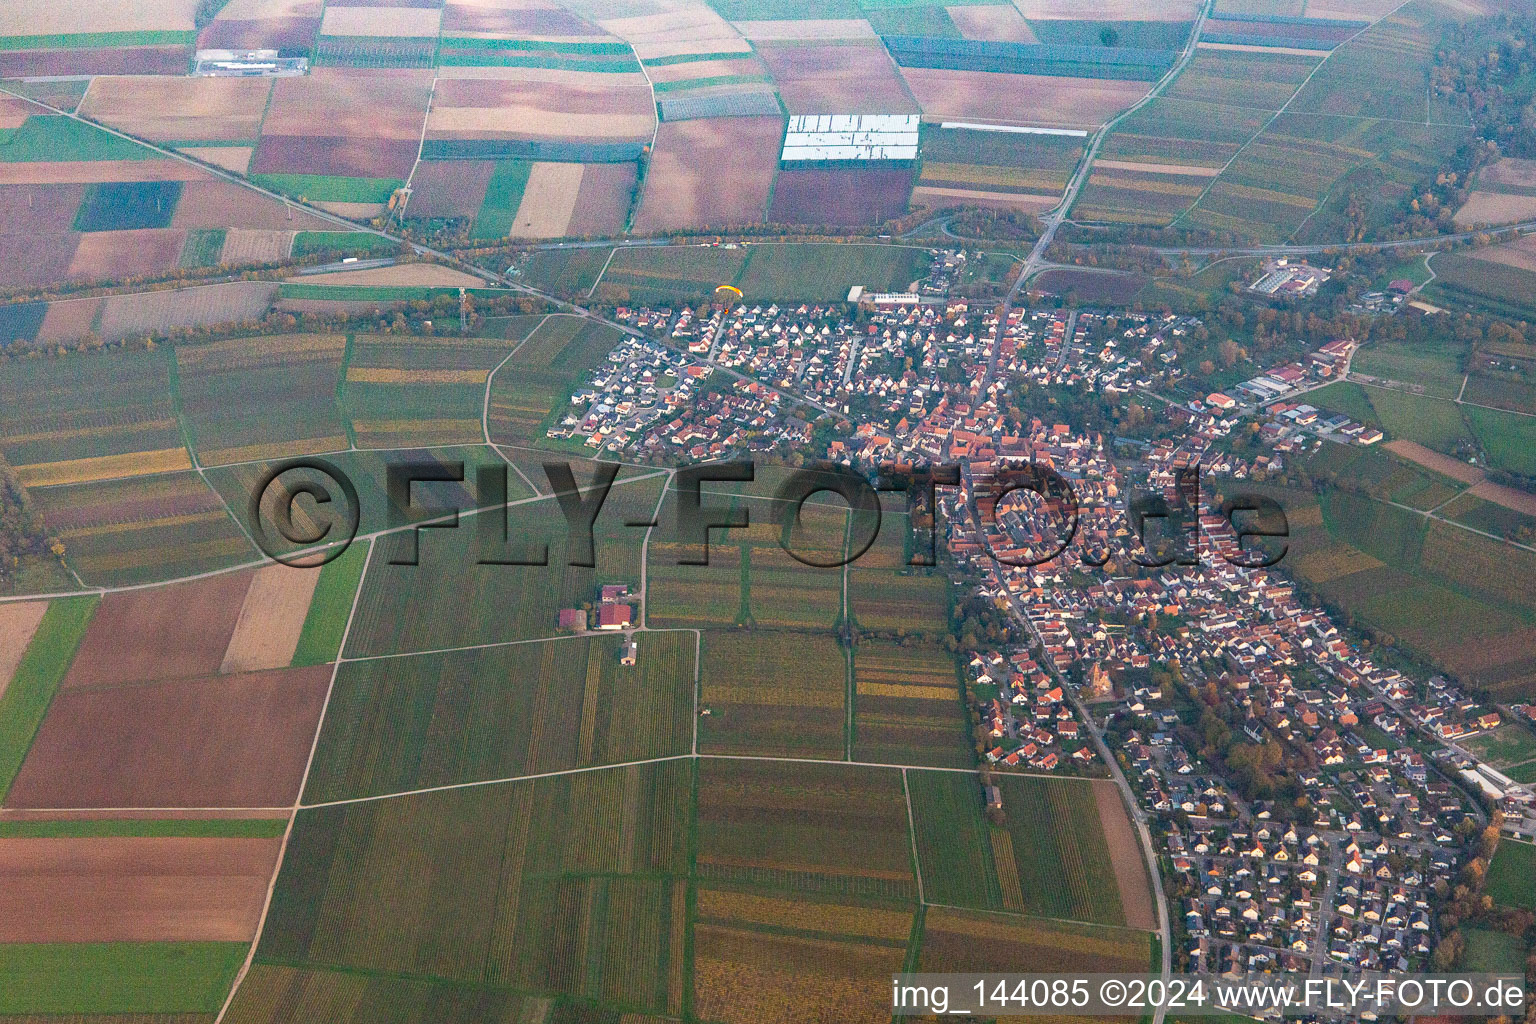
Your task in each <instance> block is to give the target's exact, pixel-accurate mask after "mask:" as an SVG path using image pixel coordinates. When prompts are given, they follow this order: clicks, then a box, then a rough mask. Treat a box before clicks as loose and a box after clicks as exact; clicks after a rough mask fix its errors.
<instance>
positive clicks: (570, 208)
mask: <svg viewBox="0 0 1536 1024" xmlns="http://www.w3.org/2000/svg"><path fill="white" fill-rule="evenodd" d="M583 171H584V168H583V166H582V165H581V164H557V163H546V162H539V163H536V164H534V165H533V166H532V167H531V168H529V171H528V183H527V184H526V185H524V186H523V199H522V202H521V203H519V204H518V207H517V214H516V216H515V217H514V218H513V220H512V230H511V231H510V232H508V234H509V235H510V236H511V237H513V238H559V237H562V236H563V235H565V234H566V233H567V230H568V227H569V225H570V223H571V214H572V213H573V212H574V211H575V209H576V202H577V199H578V198H579V196H580V195H581V179H582V175H583Z"/></svg>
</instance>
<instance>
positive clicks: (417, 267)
mask: <svg viewBox="0 0 1536 1024" xmlns="http://www.w3.org/2000/svg"><path fill="white" fill-rule="evenodd" d="M288 280H289V281H295V282H299V283H302V284H315V285H335V286H338V287H347V286H349V285H370V286H382V287H389V288H483V287H485V281H484V280H482V279H481V278H478V277H476V276H474V275H473V274H466V273H465V272H464V271H462V270H455V269H454V268H452V267H445V266H443V265H442V264H441V263H396V264H393V265H391V266H388V267H370V268H369V269H367V270H338V271H336V272H334V273H330V274H301V275H299V276H297V277H291V278H289V279H288Z"/></svg>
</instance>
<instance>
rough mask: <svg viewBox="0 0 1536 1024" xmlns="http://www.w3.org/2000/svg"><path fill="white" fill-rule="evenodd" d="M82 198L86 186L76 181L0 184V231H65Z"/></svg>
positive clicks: (26, 233) (21, 232)
mask: <svg viewBox="0 0 1536 1024" xmlns="http://www.w3.org/2000/svg"><path fill="white" fill-rule="evenodd" d="M84 197H85V186H84V185H81V184H78V183H66V184H53V183H50V184H36V185H0V210H4V211H5V219H4V221H3V222H0V232H3V233H4V234H12V233H14V234H21V235H39V234H58V233H61V232H65V231H68V230H69V228H70V225H71V224H73V223H74V221H75V211H76V210H78V209H79V208H80V200H81V199H83V198H84Z"/></svg>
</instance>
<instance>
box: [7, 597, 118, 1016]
mask: <svg viewBox="0 0 1536 1024" xmlns="http://www.w3.org/2000/svg"><path fill="white" fill-rule="evenodd" d="M98 600H99V599H98V598H96V597H94V596H91V597H67V598H62V599H60V600H57V601H54V602H53V603H52V604H50V605H49V606H48V611H47V612H45V613H44V615H43V621H42V622H41V623H39V624H38V627H37V632H36V633H35V634H33V636H32V642H31V643H30V644H29V645H27V653H26V654H24V655H23V656H22V659H21V664H19V665H17V666H16V674H15V676H14V677H12V679H11V685H10V686H8V687H7V688H6V691H5V696H4V697H0V796H3V795H4V794H6V793H9V792H10V790H11V783H12V782H14V781H15V779H16V773H17V772H18V771H20V770H21V762H22V760H23V759H24V758H25V757H26V756H27V750H28V748H29V747H31V746H32V737H33V736H36V735H37V729H38V726H40V725H42V724H43V716H44V715H45V714H47V713H48V705H49V704H51V703H53V695H54V693H55V692H57V690H58V688H59V683H61V682H62V681H63V679H64V673H65V672H67V671H69V666H70V663H71V662H73V661H74V659H75V648H77V647H79V646H80V638H81V637H82V636H84V635H85V627H86V624H87V623H88V622H90V621H91V614H92V613H93V612H94V611H95V610H96V603H97V601H98ZM4 987H5V986H4V985H0V989H4Z"/></svg>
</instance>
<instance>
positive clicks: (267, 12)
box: [214, 0, 325, 21]
mask: <svg viewBox="0 0 1536 1024" xmlns="http://www.w3.org/2000/svg"><path fill="white" fill-rule="evenodd" d="M324 8H325V0H229V3H227V4H225V5H224V7H223V8H221V9H220V10H219V13H218V15H217V16H216V17H215V18H214V20H215V21H218V20H219V19H224V20H227V21H246V20H261V19H266V18H318V17H320V13H321V11H322V10H323V9H324Z"/></svg>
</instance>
